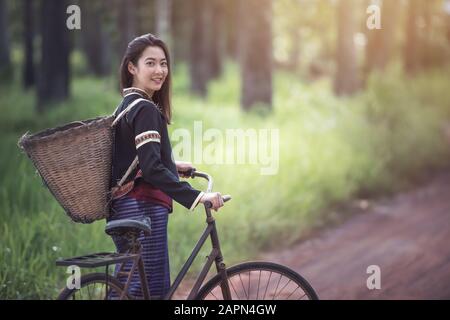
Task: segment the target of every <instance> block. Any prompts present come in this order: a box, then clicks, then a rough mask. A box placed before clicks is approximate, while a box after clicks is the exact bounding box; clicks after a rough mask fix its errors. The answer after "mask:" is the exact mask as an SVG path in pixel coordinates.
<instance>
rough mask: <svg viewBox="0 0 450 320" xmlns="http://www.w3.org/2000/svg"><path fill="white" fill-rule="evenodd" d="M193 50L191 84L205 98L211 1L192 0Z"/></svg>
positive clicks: (208, 64)
mask: <svg viewBox="0 0 450 320" xmlns="http://www.w3.org/2000/svg"><path fill="white" fill-rule="evenodd" d="M191 4H192V5H191V17H192V18H191V19H192V29H191V35H190V36H191V48H190V63H189V71H190V80H191V81H190V82H191V91H192V92H193V93H194V94H196V95H198V96H200V97H205V96H206V94H207V83H208V80H209V79H210V61H209V60H210V59H211V55H210V52H211V51H210V49H211V48H210V44H209V41H208V40H209V37H208V30H209V28H211V24H210V23H211V22H210V14H211V10H210V5H211V3H210V2H209V0H192V2H191Z"/></svg>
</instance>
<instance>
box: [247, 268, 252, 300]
mask: <svg viewBox="0 0 450 320" xmlns="http://www.w3.org/2000/svg"><path fill="white" fill-rule="evenodd" d="M250 272H252V271H251V270H250V271H249V272H248V289H247V292H248V297H247V300H249V299H250Z"/></svg>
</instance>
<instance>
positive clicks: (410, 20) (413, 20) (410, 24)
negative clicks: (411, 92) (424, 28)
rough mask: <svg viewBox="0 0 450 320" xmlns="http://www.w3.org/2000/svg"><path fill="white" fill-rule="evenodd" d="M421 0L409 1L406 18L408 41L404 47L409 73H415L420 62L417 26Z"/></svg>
mask: <svg viewBox="0 0 450 320" xmlns="http://www.w3.org/2000/svg"><path fill="white" fill-rule="evenodd" d="M420 1H421V0H409V1H408V13H407V18H406V19H407V20H406V40H405V41H406V42H405V48H404V58H403V59H404V63H405V71H406V72H407V73H408V74H413V73H415V72H416V71H417V70H418V68H419V64H420V52H419V51H420V50H419V49H420V43H419V35H418V28H417V21H418V17H419V5H420Z"/></svg>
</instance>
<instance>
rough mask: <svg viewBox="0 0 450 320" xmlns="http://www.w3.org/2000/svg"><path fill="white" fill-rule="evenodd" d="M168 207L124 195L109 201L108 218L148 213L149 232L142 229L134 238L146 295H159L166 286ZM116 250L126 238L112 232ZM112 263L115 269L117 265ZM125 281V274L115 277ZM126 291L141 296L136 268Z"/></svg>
mask: <svg viewBox="0 0 450 320" xmlns="http://www.w3.org/2000/svg"><path fill="white" fill-rule="evenodd" d="M168 213H169V210H168V209H167V208H165V207H163V206H160V205H156V204H153V203H150V202H146V201H141V200H136V199H134V198H131V197H127V196H124V197H122V198H119V199H116V200H114V201H113V202H112V210H111V217H110V218H109V221H112V220H119V219H139V218H142V217H150V220H151V225H152V232H151V235H150V236H146V235H144V233H143V232H142V233H141V235H140V237H139V238H138V239H139V241H140V242H141V245H142V259H143V262H144V268H145V273H146V275H147V283H148V287H149V291H150V295H151V297H152V299H153V298H163V297H164V295H165V294H166V293H167V291H168V290H169V288H170V267H169V251H168V242H167V222H168ZM112 238H113V241H114V244H115V245H116V248H117V251H118V252H124V251H125V250H126V246H127V241H126V240H125V239H123V238H122V237H119V236H113V237H112ZM118 266H119V265H117V266H116V272H117V269H118ZM131 266H132V261H129V262H128V263H126V265H125V267H124V270H123V271H129V270H130V269H131ZM119 280H120V281H121V282H122V283H124V284H125V282H126V276H121V277H119ZM128 292H129V293H130V294H132V295H133V296H135V297H138V298H142V296H143V294H142V288H141V285H140V278H139V271H138V269H137V268H136V270H135V272H134V274H133V277H132V279H131V283H130V287H129V289H128Z"/></svg>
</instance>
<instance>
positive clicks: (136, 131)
mask: <svg viewBox="0 0 450 320" xmlns="http://www.w3.org/2000/svg"><path fill="white" fill-rule="evenodd" d="M139 98H142V96H141V95H139V94H137V93H133V94H130V95H127V96H125V97H124V99H123V101H122V103H121V104H120V106H119V107H118V108H117V110H116V112H115V115H116V116H117V115H118V114H119V113H120V112H121V111H122V110H124V109H125V108H126V107H127V106H128V105H129V104H130V103H131V102H133V101H134V100H135V99H139ZM136 153H137V155H138V159H139V165H138V167H137V168H136V169H135V170H134V172H132V173H131V174H130V175H129V176H128V178H127V180H126V181H125V182H124V183H127V182H129V181H131V180H132V179H133V178H134V177H135V176H136V173H137V170H138V169H141V170H142V173H143V179H144V180H145V181H146V182H147V183H150V184H151V185H153V186H154V187H155V188H158V189H160V190H161V191H163V192H164V193H166V194H167V195H168V196H169V197H171V198H172V199H173V200H175V201H176V202H178V203H180V204H181V205H183V206H184V207H186V208H188V209H190V210H193V209H194V208H195V206H196V205H197V204H198V201H199V200H200V198H201V196H202V195H203V192H201V191H199V190H196V189H193V188H192V187H191V186H190V185H189V183H187V182H185V181H180V179H179V176H178V173H177V169H176V166H175V161H174V159H173V154H172V147H171V145H170V140H169V134H168V131H167V122H166V120H165V118H164V116H163V114H162V113H161V112H160V111H159V109H158V108H157V106H156V105H155V104H154V103H153V102H150V101H141V102H139V103H138V104H137V105H135V106H134V107H132V108H131V110H130V111H128V113H127V114H126V116H124V117H122V118H121V119H120V120H119V122H118V123H117V124H116V127H115V142H114V148H113V165H112V177H111V184H112V185H111V187H113V186H115V185H116V184H117V182H118V181H119V180H120V179H121V178H122V177H123V175H124V174H125V172H126V170H127V169H128V167H129V166H130V164H131V163H132V161H133V160H134V158H135V157H136Z"/></svg>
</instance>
